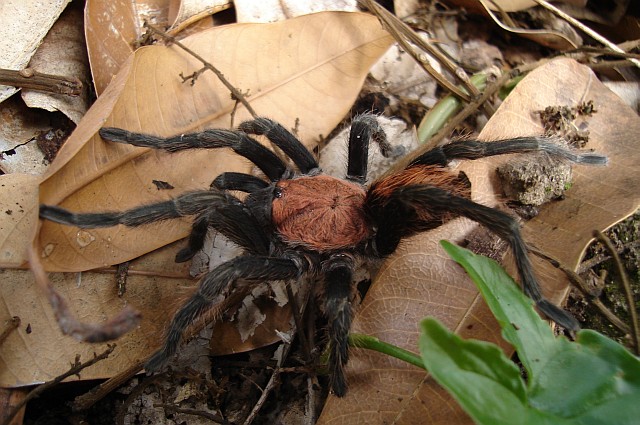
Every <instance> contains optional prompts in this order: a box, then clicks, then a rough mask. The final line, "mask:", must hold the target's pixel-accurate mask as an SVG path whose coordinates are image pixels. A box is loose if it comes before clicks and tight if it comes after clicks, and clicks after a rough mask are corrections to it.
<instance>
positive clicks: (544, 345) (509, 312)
mask: <svg viewBox="0 0 640 425" xmlns="http://www.w3.org/2000/svg"><path fill="white" fill-rule="evenodd" d="M440 243H441V244H442V246H443V248H444V250H445V251H446V252H447V253H448V254H449V255H450V256H451V258H453V259H454V260H455V261H457V262H458V263H459V264H460V265H461V266H462V267H464V269H465V270H466V272H467V273H468V274H469V276H470V277H471V279H472V280H473V282H474V283H475V284H476V286H477V287H478V289H479V290H480V293H481V294H482V296H483V298H484V300H485V301H486V302H487V305H488V306H489V308H490V309H491V311H492V312H493V315H494V316H495V317H496V319H497V320H498V323H500V326H501V327H502V336H503V338H504V339H505V340H506V341H507V342H509V343H510V344H512V345H513V346H514V348H515V349H516V351H517V352H518V355H519V357H520V361H521V362H522V365H523V366H524V367H525V369H526V370H527V373H528V375H529V376H532V375H535V374H536V373H537V372H538V371H540V370H541V369H543V368H544V367H545V365H546V364H547V362H548V361H549V359H550V358H552V357H553V356H554V355H555V351H556V350H557V349H559V346H560V345H562V342H560V343H559V342H558V340H557V339H556V337H555V336H554V335H553V332H552V331H551V328H550V327H549V325H547V323H546V322H544V321H542V320H541V319H540V316H539V315H538V313H537V312H536V311H535V310H534V308H533V301H532V300H531V299H530V298H528V297H527V296H526V295H524V293H523V292H522V290H521V289H520V287H519V286H518V285H517V284H516V283H515V282H514V281H513V279H512V278H511V277H510V276H509V275H508V274H507V273H506V272H505V271H504V269H503V268H502V267H501V266H500V265H499V264H498V263H496V262H495V261H493V260H491V259H489V258H486V257H483V256H480V255H476V254H474V253H472V252H471V251H468V250H466V249H464V248H461V247H459V246H457V245H454V244H452V243H450V242H447V241H441V242H440ZM560 341H564V342H566V343H568V341H566V340H560Z"/></svg>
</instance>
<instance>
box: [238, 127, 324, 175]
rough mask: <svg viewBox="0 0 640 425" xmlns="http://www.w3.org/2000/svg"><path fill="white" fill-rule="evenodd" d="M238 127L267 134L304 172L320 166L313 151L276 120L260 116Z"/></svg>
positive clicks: (246, 131) (251, 132)
mask: <svg viewBox="0 0 640 425" xmlns="http://www.w3.org/2000/svg"><path fill="white" fill-rule="evenodd" d="M238 129H239V130H242V131H244V132H245V133H249V134H257V135H264V136H266V137H267V139H269V140H270V141H272V142H273V143H275V145H276V146H278V147H279V148H280V149H282V151H283V152H284V153H285V154H286V155H287V156H288V157H289V158H291V159H292V160H293V162H294V163H295V164H296V166H297V167H298V169H299V170H300V172H301V173H302V174H309V173H310V172H312V171H313V170H316V169H318V168H319V165H318V162H317V161H316V159H315V158H314V157H313V155H312V154H311V152H309V150H308V149H307V148H306V147H305V146H304V145H303V144H302V143H300V141H299V140H298V139H297V138H296V137H295V136H294V135H293V134H291V132H290V131H288V130H287V129H286V128H284V127H283V126H282V125H281V124H279V123H277V122H275V121H272V120H270V119H268V118H263V117H258V118H256V119H254V120H250V121H245V122H243V123H242V124H240V125H239V126H238Z"/></svg>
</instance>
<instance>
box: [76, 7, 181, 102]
mask: <svg viewBox="0 0 640 425" xmlns="http://www.w3.org/2000/svg"><path fill="white" fill-rule="evenodd" d="M168 13H169V0H133V1H132V0H114V1H102V0H87V3H86V6H85V14H84V28H85V37H86V39H87V52H88V54H89V63H90V64H91V73H92V75H93V84H94V86H95V89H96V93H97V94H98V95H100V94H102V92H103V91H104V90H105V89H106V88H107V86H108V85H109V83H110V82H111V80H112V79H113V77H115V75H116V74H117V73H118V71H119V70H120V67H121V66H122V65H123V64H124V63H125V62H126V60H127V59H128V58H129V56H130V55H131V53H133V51H134V43H135V42H136V41H138V40H139V39H140V38H141V37H142V35H143V34H144V28H143V24H144V22H145V20H147V21H149V22H150V23H152V24H154V25H159V26H165V25H166V24H167V19H168V17H167V16H168Z"/></svg>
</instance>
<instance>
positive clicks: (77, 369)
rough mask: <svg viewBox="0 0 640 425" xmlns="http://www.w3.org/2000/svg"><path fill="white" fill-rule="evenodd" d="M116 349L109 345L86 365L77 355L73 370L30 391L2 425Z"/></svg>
mask: <svg viewBox="0 0 640 425" xmlns="http://www.w3.org/2000/svg"><path fill="white" fill-rule="evenodd" d="M115 348H116V346H115V344H108V345H107V349H106V350H105V351H103V352H102V353H101V354H98V355H96V354H95V353H94V354H93V358H92V359H91V360H88V361H86V362H84V363H80V355H76V359H75V362H74V364H73V366H72V367H71V369H69V370H68V371H67V372H65V373H63V374H62V375H60V376H57V377H55V378H54V379H52V380H51V381H47V382H45V383H44V384H42V385H39V386H37V387H36V388H34V389H33V390H32V391H30V392H29V394H27V396H26V397H25V398H24V399H22V400H21V401H20V403H18V404H16V406H15V407H14V408H13V410H12V411H11V412H10V413H9V415H8V416H7V417H6V418H5V420H4V422H3V423H2V425H8V424H9V423H11V420H12V419H13V418H14V416H15V415H17V414H18V412H19V411H20V409H21V408H22V406H24V405H25V404H27V403H28V402H29V401H31V400H33V399H34V398H36V397H38V396H39V395H40V394H42V393H43V392H44V391H46V390H48V389H49V388H51V387H53V386H54V385H57V384H59V383H60V382H62V381H63V380H65V379H67V378H68V377H69V376H73V375H78V374H80V372H81V371H82V370H83V369H86V368H88V367H89V366H91V365H93V364H95V363H97V362H99V361H100V360H104V359H106V358H107V357H109V355H110V354H111V353H112V352H113V350H114V349H115Z"/></svg>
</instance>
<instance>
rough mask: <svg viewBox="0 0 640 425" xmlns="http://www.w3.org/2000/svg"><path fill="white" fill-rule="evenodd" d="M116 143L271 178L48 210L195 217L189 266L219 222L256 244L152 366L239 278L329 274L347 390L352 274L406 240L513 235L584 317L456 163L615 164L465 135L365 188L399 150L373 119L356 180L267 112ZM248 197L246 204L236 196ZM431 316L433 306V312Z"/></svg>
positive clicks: (108, 221) (186, 314)
mask: <svg viewBox="0 0 640 425" xmlns="http://www.w3.org/2000/svg"><path fill="white" fill-rule="evenodd" d="M100 135H101V136H102V137H103V138H104V139H106V140H109V141H113V142H119V143H128V144H131V145H135V146H144V147H150V148H157V149H165V150H167V151H170V152H176V151H181V150H185V149H195V148H204V149H209V148H231V149H233V150H234V151H235V152H236V153H237V154H239V155H242V156H244V157H245V158H247V159H249V160H250V161H251V162H253V163H254V164H255V165H257V166H258V167H259V168H260V170H262V172H263V173H264V175H265V177H266V178H265V179H262V178H258V177H255V176H252V175H248V174H241V173H231V172H228V173H223V174H221V175H220V176H218V177H217V178H216V179H215V181H214V182H213V184H212V188H211V190H200V191H195V192H189V193H184V194H182V195H179V196H178V197H176V198H175V199H172V200H170V201H166V202H160V203H156V204H151V205H145V206H141V207H138V208H133V209H131V210H128V211H123V212H103V213H78V214H76V213H71V212H69V211H66V210H64V209H62V208H59V207H55V206H48V205H42V206H41V207H40V217H42V218H44V219H47V220H51V221H54V222H57V223H62V224H66V225H75V226H78V227H83V228H95V227H106V226H115V225H118V224H123V225H126V226H140V225H144V224H147V223H151V222H155V221H159V220H167V219H172V218H178V217H183V216H195V221H194V224H193V230H192V232H191V235H190V237H189V240H188V245H187V247H186V248H184V249H183V250H181V251H180V252H179V253H178V254H177V256H176V261H179V262H181V261H187V260H189V259H191V258H192V257H193V256H194V255H195V253H196V252H198V251H199V250H200V249H202V247H203V243H204V238H205V235H206V233H207V230H208V229H209V228H210V227H212V228H214V229H216V230H217V231H219V232H220V233H222V234H224V235H225V236H227V237H228V238H229V239H230V240H232V241H233V242H235V243H236V244H237V245H239V246H240V247H242V248H243V249H244V253H243V254H242V255H241V256H239V257H236V258H235V259H233V260H230V261H228V262H226V263H223V264H222V265H220V266H218V267H217V268H215V269H214V270H212V271H210V272H208V273H207V274H206V275H205V276H204V277H203V278H202V280H201V281H200V285H199V289H198V290H197V292H196V293H195V294H194V295H193V296H192V297H191V298H190V299H189V300H188V301H187V302H186V303H185V304H184V305H183V306H182V307H181V308H180V309H179V311H178V312H177V313H176V315H175V316H174V318H173V320H172V321H171V324H170V326H169V329H168V331H167V334H166V338H165V341H164V345H163V346H162V347H161V348H160V349H159V350H158V351H157V352H156V353H155V354H154V355H153V356H152V357H151V358H150V359H149V360H148V362H147V363H146V365H145V368H146V369H147V371H158V370H160V369H161V368H163V367H164V365H165V364H166V363H167V362H168V360H169V359H171V358H172V357H173V356H174V354H175V353H176V352H177V349H178V347H179V345H180V342H181V340H182V335H183V333H184V331H185V329H186V328H187V327H188V326H189V325H190V324H191V323H192V322H193V321H194V320H195V319H197V318H198V317H199V316H200V315H201V314H202V313H203V312H205V311H206V310H207V309H209V308H211V307H212V306H213V304H214V302H215V301H214V300H218V299H219V296H220V295H224V294H228V293H229V292H230V291H232V290H233V288H234V286H235V285H238V284H240V283H242V284H243V285H246V284H255V285H258V284H261V283H263V282H266V281H272V280H289V281H290V280H292V279H300V278H301V277H302V276H304V275H306V274H312V275H315V276H318V277H321V282H322V285H323V288H322V291H321V293H322V294H323V295H322V298H321V304H322V305H321V311H322V312H323V314H324V315H325V317H326V319H327V322H328V340H329V369H330V374H331V377H330V386H331V390H332V391H333V393H335V394H336V395H338V396H343V395H344V394H345V393H346V391H347V383H346V380H345V374H344V366H345V364H346V363H347V360H348V357H349V352H348V335H349V329H350V327H351V321H352V318H353V308H352V301H353V298H354V292H355V290H354V285H353V283H352V275H353V272H354V266H355V264H356V263H357V261H361V260H367V259H382V258H384V257H386V256H388V255H389V254H391V253H393V252H394V251H395V250H396V248H397V246H398V244H399V243H400V242H401V240H402V239H403V238H406V237H408V236H411V235H414V234H416V233H418V232H423V231H426V230H429V229H433V228H435V227H438V226H440V225H442V224H443V223H445V222H446V221H448V220H450V219H452V218H455V217H457V216H464V217H468V218H470V219H472V220H475V221H477V222H478V223H480V224H482V225H484V226H486V227H488V228H489V229H490V230H492V231H493V232H495V233H496V234H497V235H498V236H500V237H501V238H503V239H505V240H506V241H507V242H508V243H509V244H510V246H511V249H512V250H513V251H514V254H515V259H516V264H517V267H518V271H519V274H520V279H521V281H522V286H523V289H524V291H525V292H526V293H527V294H528V295H529V296H530V297H531V298H532V299H533V300H534V301H535V303H536V305H537V306H538V308H539V309H540V311H542V312H543V313H544V314H545V315H547V316H548V317H549V318H550V319H552V320H554V321H556V322H557V323H558V324H560V325H561V326H563V327H565V328H567V329H569V330H575V329H577V328H578V323H577V322H576V320H575V319H574V318H573V317H572V316H571V315H569V314H568V313H566V312H565V311H564V310H562V309H560V308H558V307H557V306H555V305H553V304H552V303H550V302H549V301H548V300H546V299H545V298H544V297H543V295H542V293H541V291H540V285H539V284H538V281H537V280H536V278H535V276H534V273H533V270H532V267H531V263H530V261H529V258H528V256H527V248H526V245H525V242H524V241H523V239H522V237H521V235H520V230H519V225H518V222H517V221H516V220H514V219H513V218H512V217H511V216H509V215H508V214H506V213H504V212H501V211H498V210H496V209H493V208H489V207H486V206H483V205H480V204H478V203H475V202H473V201H471V199H470V195H471V188H470V184H469V180H468V179H467V178H466V176H465V175H464V173H453V172H451V171H450V170H449V169H447V163H448V162H449V161H450V160H453V159H477V158H483V157H487V156H492V155H501V154H508V153H525V152H538V151H544V152H547V153H548V154H550V155H552V156H555V157H561V158H564V159H566V160H568V161H571V162H576V163H582V164H605V163H606V158H605V157H603V156H600V155H596V154H590V153H584V154H578V153H574V152H572V151H570V150H568V149H567V148H565V147H562V146H560V145H559V144H557V143H555V142H554V141H552V140H550V139H547V138H543V137H521V138H515V139H508V140H497V141H493V142H479V141H474V140H464V141H460V142H455V143H450V144H447V145H444V146H440V147H437V148H434V149H432V150H429V151H427V152H423V153H420V154H417V155H416V156H415V157H414V158H413V159H412V160H411V161H409V162H408V165H407V166H406V167H404V168H403V169H401V170H399V171H397V172H395V173H391V174H387V175H385V176H383V177H382V178H380V179H378V180H376V181H374V182H373V183H371V184H370V185H369V186H368V187H367V186H366V185H365V179H366V175H367V165H368V164H367V158H368V156H367V154H368V150H369V144H370V142H371V141H375V142H376V143H377V145H378V146H379V147H380V149H381V151H382V153H383V154H384V155H390V154H392V152H394V149H393V148H392V146H391V145H390V143H389V142H388V141H387V138H386V137H385V134H384V131H383V130H382V129H381V127H380V126H379V124H378V121H377V120H376V118H375V117H374V116H373V115H361V116H358V117H356V118H355V119H354V121H353V123H352V127H351V132H350V137H349V148H348V150H349V152H348V165H347V171H346V176H345V178H344V179H340V178H335V177H330V176H327V175H325V174H323V173H322V170H321V169H320V167H319V166H318V163H317V162H316V160H315V158H314V156H313V155H312V154H311V153H310V152H309V151H308V150H307V149H306V148H305V147H304V146H303V145H302V144H301V143H300V142H299V141H298V140H297V139H296V138H295V137H294V136H293V135H292V134H291V133H290V132H289V131H287V130H286V129H285V128H284V127H282V126H281V125H280V124H277V123H275V122H273V121H271V120H269V119H266V118H257V119H255V120H252V121H247V122H244V123H242V124H241V125H240V126H239V128H238V129H237V130H205V131H203V132H200V133H193V134H185V135H180V136H176V137H171V138H168V139H164V138H159V137H155V136H150V135H146V134H137V133H131V132H128V131H126V130H122V129H117V128H103V129H102V130H100ZM251 135H264V136H266V137H267V138H268V139H269V140H270V141H271V142H273V143H274V144H275V145H276V146H278V147H279V148H280V149H281V150H282V151H283V152H284V153H285V154H286V155H287V156H288V157H289V158H290V159H291V160H292V161H293V163H294V164H295V169H292V168H290V167H288V166H287V164H286V163H285V162H283V161H282V160H281V159H280V158H279V157H278V156H276V155H275V154H274V153H273V152H271V151H270V150H269V149H267V148H265V147H264V146H262V145H261V144H260V143H258V142H257V141H256V140H255V139H253V138H252V137H251ZM232 190H235V191H242V192H246V193H247V194H248V195H247V197H246V198H245V200H244V201H241V200H240V199H238V198H237V197H235V196H233V195H232V194H231V193H230V191H232ZM428 313H429V312H428V311H425V315H427V314H428Z"/></svg>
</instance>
